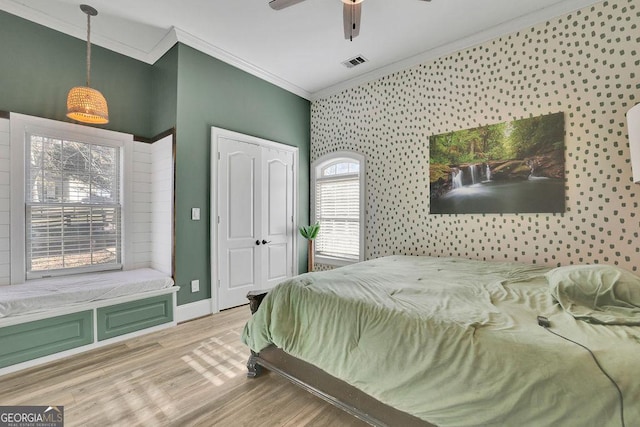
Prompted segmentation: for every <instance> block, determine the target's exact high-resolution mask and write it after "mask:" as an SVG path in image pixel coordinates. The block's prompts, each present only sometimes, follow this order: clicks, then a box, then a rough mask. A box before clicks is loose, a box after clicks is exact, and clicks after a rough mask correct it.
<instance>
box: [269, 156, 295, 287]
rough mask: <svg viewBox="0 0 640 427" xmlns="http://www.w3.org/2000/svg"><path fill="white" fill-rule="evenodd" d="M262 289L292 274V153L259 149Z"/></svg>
mask: <svg viewBox="0 0 640 427" xmlns="http://www.w3.org/2000/svg"><path fill="white" fill-rule="evenodd" d="M262 176H263V179H262V183H261V186H260V191H261V192H262V206H263V208H262V212H261V213H262V218H261V221H262V234H263V237H262V238H261V243H262V246H263V247H262V252H261V256H262V266H263V270H262V289H271V288H272V287H274V286H275V285H277V284H278V283H280V282H281V281H283V280H284V279H286V278H287V277H291V276H292V274H293V248H292V245H293V236H294V235H295V234H294V230H293V153H292V152H290V151H288V152H287V151H280V150H277V149H272V148H263V149H262Z"/></svg>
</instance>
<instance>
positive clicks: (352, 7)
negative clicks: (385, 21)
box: [269, 0, 431, 41]
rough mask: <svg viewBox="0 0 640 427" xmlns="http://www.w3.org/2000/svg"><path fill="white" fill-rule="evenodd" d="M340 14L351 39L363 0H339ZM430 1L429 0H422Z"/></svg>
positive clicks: (275, 4)
mask: <svg viewBox="0 0 640 427" xmlns="http://www.w3.org/2000/svg"><path fill="white" fill-rule="evenodd" d="M303 1H304V0H270V1H269V6H271V8H272V9H275V10H280V9H284V8H286V7H289V6H293V5H294V4H297V3H301V2H303ZM341 1H342V3H343V6H342V16H343V21H344V38H345V39H347V40H351V41H353V39H354V38H355V37H357V36H358V34H360V14H361V12H362V2H363V0H341ZM422 1H431V0H422Z"/></svg>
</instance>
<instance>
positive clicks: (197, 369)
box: [0, 306, 366, 427]
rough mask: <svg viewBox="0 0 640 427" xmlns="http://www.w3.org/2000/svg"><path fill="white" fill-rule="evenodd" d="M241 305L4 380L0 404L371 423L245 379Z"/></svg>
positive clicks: (165, 416)
mask: <svg viewBox="0 0 640 427" xmlns="http://www.w3.org/2000/svg"><path fill="white" fill-rule="evenodd" d="M249 316H250V314H249V309H248V307H246V306H245V307H238V308H234V309H231V310H227V311H224V312H221V313H218V314H215V315H213V316H208V317H205V318H202V319H198V320H194V321H191V322H187V323H184V324H181V325H178V326H177V327H175V328H170V329H167V330H164V331H160V332H156V333H153V334H149V335H146V336H144V337H139V338H133V339H131V340H127V341H123V342H120V343H116V344H113V345H110V346H107V347H103V348H101V349H97V350H92V351H90V352H87V353H83V354H80V355H76V356H72V357H69V358H66V359H63V360H60V361H56V362H52V363H48V364H45V365H41V366H39V367H35V368H31V369H27V370H24V371H21V372H18V373H15V374H11V375H6V376H3V377H0V405H2V406H5V405H62V406H64V413H65V426H66V427H71V426H154V427H155V426H222V427H225V426H234V427H235V426H287V427H294V426H313V427H316V426H317V427H321V426H354V427H361V426H365V425H366V424H364V423H363V422H361V421H359V420H357V419H355V418H354V417H352V416H351V415H349V414H346V413H344V412H342V411H341V410H339V409H336V408H334V407H332V406H331V405H329V404H327V403H325V402H324V401H322V400H320V399H318V398H316V397H315V396H312V395H311V394H310V393H307V392H306V391H303V390H302V389H300V388H298V387H297V386H295V385H293V384H291V383H289V382H288V381H287V380H285V379H283V378H281V377H279V376H277V375H275V374H272V373H268V374H266V375H263V376H261V377H259V378H257V379H247V378H246V376H245V374H246V368H245V363H246V360H247V356H248V353H249V351H248V349H247V348H246V347H245V346H244V345H243V344H242V343H241V342H240V333H241V331H242V327H243V326H244V323H245V322H246V321H247V319H248V318H249Z"/></svg>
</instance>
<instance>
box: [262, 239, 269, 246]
mask: <svg viewBox="0 0 640 427" xmlns="http://www.w3.org/2000/svg"><path fill="white" fill-rule="evenodd" d="M267 243H271V240H269V241H268V242H267V241H266V240H264V239H262V244H263V245H266V244H267Z"/></svg>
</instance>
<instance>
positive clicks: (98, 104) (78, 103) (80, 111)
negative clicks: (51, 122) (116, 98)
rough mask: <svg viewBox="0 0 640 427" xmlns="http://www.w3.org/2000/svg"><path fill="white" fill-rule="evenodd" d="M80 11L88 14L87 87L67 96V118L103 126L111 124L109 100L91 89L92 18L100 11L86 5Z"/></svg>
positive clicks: (82, 87)
mask: <svg viewBox="0 0 640 427" xmlns="http://www.w3.org/2000/svg"><path fill="white" fill-rule="evenodd" d="M80 9H81V10H82V11H83V12H84V13H86V14H87V85H86V86H76V87H74V88H71V90H70V91H69V95H67V117H69V118H70V119H73V120H76V121H79V122H83V123H93V124H99V125H103V124H105V123H109V109H108V108H107V100H106V99H105V98H104V96H102V94H101V93H100V92H99V91H97V90H95V89H93V88H91V87H90V86H91V17H92V16H96V15H97V14H98V11H97V10H95V9H94V8H93V7H91V6H88V5H86V4H81V5H80Z"/></svg>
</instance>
